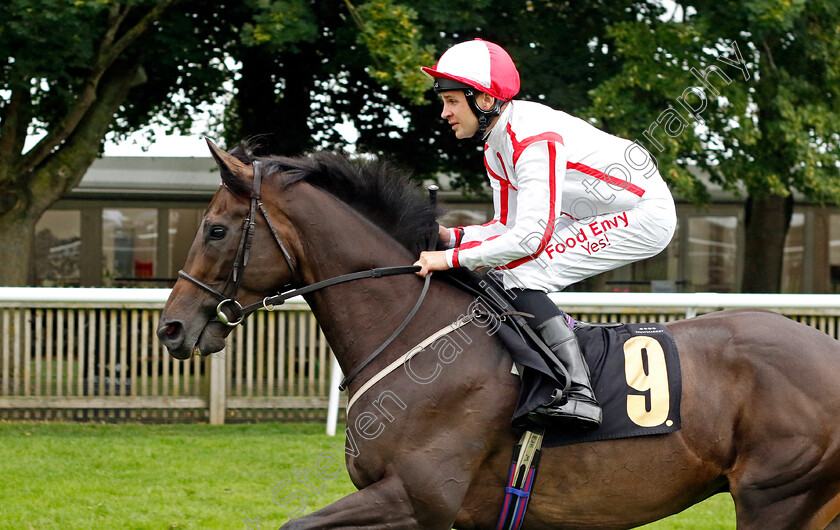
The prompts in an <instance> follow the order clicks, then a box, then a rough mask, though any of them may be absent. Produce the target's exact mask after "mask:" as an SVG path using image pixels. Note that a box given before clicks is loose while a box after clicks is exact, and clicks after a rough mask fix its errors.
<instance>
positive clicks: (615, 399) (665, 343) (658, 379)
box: [447, 269, 682, 447]
mask: <svg viewBox="0 0 840 530" xmlns="http://www.w3.org/2000/svg"><path fill="white" fill-rule="evenodd" d="M455 270H456V271H458V273H457V275H452V276H447V277H448V278H449V279H450V280H453V281H455V283H457V284H458V285H459V286H461V287H462V288H465V289H467V290H469V291H471V292H473V293H474V294H476V295H477V296H480V297H481V298H482V300H483V301H485V302H486V303H485V304H484V305H483V307H485V308H492V309H491V310H492V311H496V312H498V313H503V312H505V311H509V310H512V309H513V308H512V307H510V306H507V307H504V304H505V302H504V300H503V299H502V298H501V297H500V295H499V294H498V293H495V294H494V293H493V292H489V291H488V282H485V281H482V279H481V278H480V277H478V276H477V275H475V274H473V273H469V272H467V271H463V270H462V269H455ZM501 324H502V325H500V326H499V327H498V330H497V335H498V337H499V338H500V339H501V340H502V342H503V343H504V344H505V346H506V347H507V349H508V352H509V353H510V355H511V357H512V359H513V360H514V361H515V362H516V363H517V364H518V365H520V366H521V367H522V370H521V372H522V373H521V380H522V389H521V391H520V395H519V401H518V403H517V405H516V409H515V411H514V414H513V418H512V424H513V425H514V427H517V428H522V427H524V426H525V425H527V421H526V420H525V416H526V415H527V414H528V413H529V412H531V411H533V410H534V409H535V408H537V407H538V406H540V405H543V404H545V403H547V402H549V401H551V396H552V393H553V392H554V390H555V388H556V382H555V380H554V376H553V374H552V372H551V369H550V368H549V366H548V364H547V363H546V362H545V360H544V359H543V356H542V355H541V354H540V353H539V346H537V345H536V344H534V343H533V339H531V338H530V337H533V336H534V334H530V333H527V332H525V330H523V329H521V328H522V327H523V326H526V325H527V324H525V319H524V318H522V317H514V318H506V319H503V322H502V323H501ZM573 325H574V330H575V334H576V335H577V338H578V342H579V343H580V347H581V350H582V351H583V355H584V358H585V359H586V362H587V364H588V365H589V371H590V379H591V382H592V389H593V391H594V392H595V397H596V399H597V400H598V403H599V404H600V405H601V408H602V410H603V421H602V423H601V426H600V427H599V428H598V429H596V430H593V431H581V430H572V429H569V430H564V429H560V428H557V429H554V430H549V431H548V432H546V435H545V438H544V440H543V445H544V446H546V447H553V446H559V445H572V444H578V443H584V442H593V441H598V440H612V439H617V438H629V437H634V436H646V435H652V434H665V433H669V432H674V431H678V430H679V429H680V427H681V419H680V401H681V398H682V376H681V371H680V362H679V356H678V353H677V346H676V344H675V343H674V337H673V334H672V333H671V331H670V330H669V329H668V328H667V327H666V326H665V325H663V324H659V323H640V324H610V325H592V324H586V323H582V322H577V323H574V324H573Z"/></svg>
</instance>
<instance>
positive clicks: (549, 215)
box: [415, 39, 676, 428]
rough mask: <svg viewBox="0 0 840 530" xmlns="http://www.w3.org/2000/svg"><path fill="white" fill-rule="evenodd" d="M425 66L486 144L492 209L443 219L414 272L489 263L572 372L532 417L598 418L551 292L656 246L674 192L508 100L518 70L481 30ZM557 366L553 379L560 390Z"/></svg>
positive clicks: (447, 107) (591, 138)
mask: <svg viewBox="0 0 840 530" xmlns="http://www.w3.org/2000/svg"><path fill="white" fill-rule="evenodd" d="M422 70H423V71H424V72H425V73H426V74H427V75H429V76H430V77H431V78H432V79H433V80H434V90H435V92H436V93H437V94H438V95H439V97H440V98H441V100H442V102H443V112H442V113H441V118H443V119H444V120H446V121H447V122H448V123H449V125H450V126H451V127H452V130H453V132H454V133H455V137H456V138H459V139H463V138H475V139H476V140H477V141H480V142H483V144H484V165H485V168H486V170H487V176H488V178H489V180H490V185H491V187H492V190H493V204H494V208H495V215H494V217H493V219H492V220H491V221H489V222H488V223H486V224H483V225H471V226H462V227H456V228H445V227H441V228H440V240H441V241H442V242H443V243H444V244H446V245H447V246H448V247H449V248H448V250H445V251H432V252H423V253H421V254H420V257H419V259H418V261H417V262H416V263H415V265H419V266H420V267H422V270H421V271H419V272H418V274H419V275H421V276H425V275H426V274H427V273H428V272H429V271H436V270H446V269H449V268H452V267H466V268H468V269H476V268H492V269H493V274H495V275H497V277H499V276H500V279H499V281H500V282H501V284H502V285H503V287H504V289H505V291H506V294H507V296H508V297H509V298H510V299H511V301H512V303H513V305H514V307H516V309H517V310H519V311H523V312H527V313H530V314H533V315H534V316H535V318H534V319H532V321H531V322H530V324H531V326H532V327H533V328H534V330H535V331H536V332H537V333H539V334H540V336H541V337H542V338H543V339H544V340H545V342H546V344H547V345H548V346H549V347H550V348H551V350H552V352H553V353H554V355H555V356H556V359H546V360H547V362H548V364H549V365H550V366H553V365H554V364H555V363H558V362H559V363H562V365H563V366H564V367H565V368H566V371H567V372H568V374H569V379H570V381H569V383H570V385H569V389H568V391H567V392H566V393H565V394H563V395H558V394H562V393H561V392H557V391H555V394H554V396H553V399H552V400H551V401H549V402H547V403H545V404H543V405H542V406H540V407H538V408H537V409H536V410H535V411H534V412H533V413H532V414H531V415H530V416H529V419H531V420H532V421H535V422H537V423H540V424H543V425H555V424H558V423H565V424H566V425H568V424H569V423H572V424H574V425H577V426H580V427H582V428H596V427H598V425H600V423H601V407H600V406H599V405H598V402H597V401H596V399H595V395H594V393H593V391H592V385H591V383H590V379H589V368H588V366H587V365H586V362H585V360H584V359H583V355H582V354H581V351H580V348H579V346H578V343H577V338H576V337H575V334H574V332H573V331H572V329H571V328H570V326H569V324H568V322H567V320H566V319H565V316H564V315H563V314H562V312H561V311H560V310H559V309H558V308H557V306H556V305H555V304H554V303H552V302H551V300H550V299H549V297H548V295H547V293H548V292H549V291H560V290H563V289H565V288H566V287H567V286H569V285H571V284H573V283H575V282H577V281H580V280H583V279H585V278H588V277H590V276H593V275H595V274H598V273H601V272H605V271H609V270H612V269H615V268H617V267H621V266H622V265H627V264H629V263H633V262H635V261H638V260H641V259H645V258H649V257H651V256H654V255H656V254H658V253H659V252H660V251H661V250H662V249H664V248H665V247H666V246H667V245H668V243H669V242H670V241H671V237H672V236H673V234H674V229H675V226H676V212H675V208H674V200H673V197H672V196H671V193H670V191H669V190H668V186H667V185H666V184H665V182H664V181H663V180H662V177H661V176H660V174H659V172H658V170H657V168H656V165H655V163H654V161H653V159H652V157H651V155H650V154H649V153H648V152H647V151H646V150H645V149H644V148H642V147H641V146H640V145H639V144H638V143H634V142H631V141H630V140H625V139H623V138H619V137H616V136H612V135H610V134H607V133H605V132H603V131H601V130H599V129H597V128H595V127H593V126H592V125H590V124H589V123H587V122H586V121H584V120H581V119H579V118H575V117H573V116H570V115H569V114H566V113H565V112H562V111H559V110H555V109H553V108H550V107H547V106H545V105H542V104H540V103H535V102H530V101H521V100H513V97H514V96H515V95H516V94H517V93H518V92H519V73H518V71H517V70H516V66H515V65H514V63H513V61H512V60H511V58H510V56H509V55H508V54H507V52H506V51H505V50H504V49H502V48H501V47H500V46H498V45H496V44H493V43H491V42H487V41H484V40H481V39H476V40H473V41H468V42H462V43H460V44H456V45H455V46H453V47H451V48H450V49H449V50H447V51H446V52H445V53H444V54H443V55H442V56H441V57H440V59H439V61H438V63H437V65H435V66H433V67H423V68H422ZM559 374H562V371H560V372H558V374H557V379H558V389H559V388H562V385H560V383H559V380H561V376H560V375H559Z"/></svg>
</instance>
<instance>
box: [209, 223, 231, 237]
mask: <svg viewBox="0 0 840 530" xmlns="http://www.w3.org/2000/svg"><path fill="white" fill-rule="evenodd" d="M225 234H227V228H225V227H224V226H211V227H210V239H215V240H219V239H224V237H225Z"/></svg>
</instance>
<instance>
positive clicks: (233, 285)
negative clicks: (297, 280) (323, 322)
mask: <svg viewBox="0 0 840 530" xmlns="http://www.w3.org/2000/svg"><path fill="white" fill-rule="evenodd" d="M253 168H254V186H253V187H252V189H251V208H250V210H249V211H248V217H246V218H245V222H244V223H243V225H242V237H241V238H240V239H239V249H238V250H237V251H236V259H234V261H233V270H232V271H231V273H230V275H229V276H228V278H227V280H225V285H224V287H222V290H221V291H217V290H215V289H213V288H212V287H210V286H209V285H207V284H206V283H204V282H202V281H201V280H199V279H198V278H196V277H195V276H192V275H191V274H190V273H188V272H187V271H185V270H183V269H182V270H179V271H178V276H180V277H181V278H184V279H185V280H189V281H191V282H192V283H194V284H195V285H196V286H198V287H200V288H201V289H202V290H204V291H206V292H208V293H210V294H211V295H212V296H213V297H215V298H216V299H217V300H219V305H217V306H216V314H217V315H218V316H219V321H221V322H222V323H223V324H224V325H226V326H230V327H234V326H237V325H239V324H240V323H241V322H242V320H243V319H244V318H245V317H246V316H248V313H246V312H245V311H244V308H243V307H242V304H240V303H239V302H237V301H236V299H235V296H236V292H237V291H238V290H239V284H240V282H242V276H243V274H244V272H245V266H246V265H248V255H249V254H250V253H251V243H252V242H253V240H254V229H255V228H256V222H255V220H256V210H257V209H258V208H259V211H260V213H261V214H262V216H263V218H264V219H265V222H266V223H267V224H268V229H269V230H270V231H271V235H273V236H274V240H275V241H276V242H277V245H278V246H279V247H280V252H282V253H283V257H284V258H285V259H286V264H287V265H288V266H289V269H290V270H291V271H292V276H295V274H296V273H297V267H295V263H294V261H293V260H292V255H291V254H290V253H289V250H288V249H287V248H286V245H284V244H283V241H282V240H281V239H280V236H279V235H278V234H277V230H276V229H275V228H274V225H272V224H271V219H269V218H268V212H266V211H265V207H264V206H263V203H262V200H261V199H262V197H261V196H260V187H261V184H262V171H261V169H262V165H261V164H260V163H259V162H258V161H254V163H253ZM226 306H229V307H230V311H231V314H232V315H233V318H234V320H231V319H230V318H228V316H227V315H226V314H225V311H224V310H225V307H226Z"/></svg>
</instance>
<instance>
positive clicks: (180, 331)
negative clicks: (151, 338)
mask: <svg viewBox="0 0 840 530" xmlns="http://www.w3.org/2000/svg"><path fill="white" fill-rule="evenodd" d="M157 336H158V338H159V339H160V341H161V342H162V343H163V344H164V345H166V346H167V347H169V348H172V347H176V346H178V344H179V342H181V341H182V340H184V339H183V337H184V325H183V324H182V323H181V322H180V321H178V320H173V321H171V322H161V324H160V327H159V328H158V332H157Z"/></svg>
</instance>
